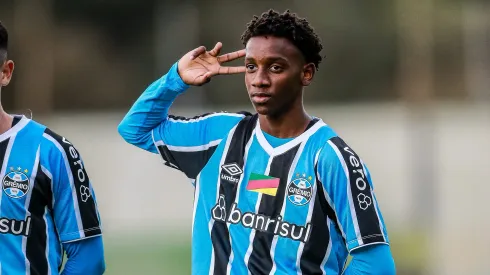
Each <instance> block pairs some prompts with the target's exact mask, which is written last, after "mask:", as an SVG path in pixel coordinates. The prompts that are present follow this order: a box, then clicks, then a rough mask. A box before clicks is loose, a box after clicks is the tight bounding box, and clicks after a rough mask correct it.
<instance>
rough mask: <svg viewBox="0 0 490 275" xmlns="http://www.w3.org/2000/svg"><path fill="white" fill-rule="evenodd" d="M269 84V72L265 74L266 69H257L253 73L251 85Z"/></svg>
mask: <svg viewBox="0 0 490 275" xmlns="http://www.w3.org/2000/svg"><path fill="white" fill-rule="evenodd" d="M270 85H271V81H270V78H269V74H267V72H266V70H264V69H259V70H257V72H256V73H255V74H254V75H253V79H252V86H254V87H257V88H263V87H268V86H270Z"/></svg>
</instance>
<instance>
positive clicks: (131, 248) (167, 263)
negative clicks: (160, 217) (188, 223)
mask: <svg viewBox="0 0 490 275" xmlns="http://www.w3.org/2000/svg"><path fill="white" fill-rule="evenodd" d="M390 235H391V250H392V252H393V256H394V258H395V262H396V266H397V274H398V275H405V274H407V275H408V274H410V275H420V274H423V273H424V272H423V269H424V268H423V267H424V265H425V264H426V262H425V259H427V257H426V253H427V249H426V246H425V244H426V241H425V240H426V237H424V235H423V234H414V233H413V232H411V233H404V234H390ZM104 242H105V246H106V251H105V254H106V267H107V269H106V273H105V274H108V275H116V274H117V275H133V274H134V275H139V274H145V275H154V274H155V275H156V274H173V275H187V274H190V273H191V241H190V238H188V237H183V236H178V235H175V236H168V235H166V236H165V238H162V237H161V236H159V237H158V236H154V237H153V238H152V236H145V237H128V238H109V239H105V240H104Z"/></svg>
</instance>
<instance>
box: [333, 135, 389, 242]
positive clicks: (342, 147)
mask: <svg viewBox="0 0 490 275" xmlns="http://www.w3.org/2000/svg"><path fill="white" fill-rule="evenodd" d="M330 140H331V141H332V143H333V144H334V145H335V146H336V147H337V149H338V150H339V152H340V153H341V155H342V158H343V159H342V160H341V161H343V162H345V165H346V167H347V172H348V173H349V175H348V176H349V184H350V190H351V195H352V203H353V206H354V211H355V213H356V216H357V223H358V225H359V231H360V234H361V237H362V240H363V243H364V244H367V243H374V242H384V241H385V240H384V236H383V232H382V230H381V226H380V224H379V218H378V214H377V213H376V209H375V207H376V206H375V201H374V199H373V196H372V192H371V186H370V183H369V181H368V178H367V176H366V171H365V170H364V167H363V165H362V163H361V159H360V158H359V156H358V155H357V154H356V153H355V152H354V150H352V149H351V148H350V147H349V146H348V145H347V144H346V143H345V142H344V141H343V140H342V139H341V138H340V137H333V138H331V139H330ZM360 245H361V244H360Z"/></svg>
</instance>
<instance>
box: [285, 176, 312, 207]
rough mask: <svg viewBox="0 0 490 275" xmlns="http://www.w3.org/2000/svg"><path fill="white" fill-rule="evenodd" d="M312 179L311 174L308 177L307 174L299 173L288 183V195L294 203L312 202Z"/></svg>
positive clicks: (298, 204)
mask: <svg viewBox="0 0 490 275" xmlns="http://www.w3.org/2000/svg"><path fill="white" fill-rule="evenodd" d="M311 180H312V177H311V176H309V177H306V174H299V173H298V174H296V177H295V179H293V180H292V181H291V182H290V183H289V184H288V187H287V196H288V199H289V201H290V202H291V203H292V204H294V205H297V206H303V205H306V204H308V203H309V202H310V200H311V197H312V193H313V186H312V185H311V183H310V181H311Z"/></svg>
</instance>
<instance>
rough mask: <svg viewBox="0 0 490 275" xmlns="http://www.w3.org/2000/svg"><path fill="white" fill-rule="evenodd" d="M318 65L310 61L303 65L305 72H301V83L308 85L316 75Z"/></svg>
mask: <svg viewBox="0 0 490 275" xmlns="http://www.w3.org/2000/svg"><path fill="white" fill-rule="evenodd" d="M315 72H316V66H315V64H313V63H308V64H305V65H304V66H303V73H302V74H301V83H302V84H303V86H308V85H310V84H311V81H313V77H314V76H315Z"/></svg>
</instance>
